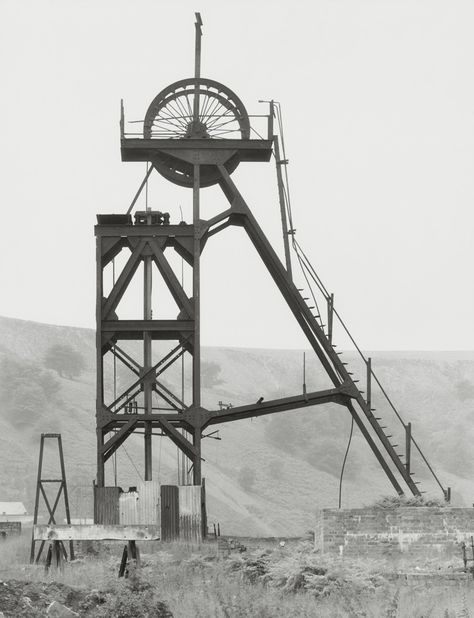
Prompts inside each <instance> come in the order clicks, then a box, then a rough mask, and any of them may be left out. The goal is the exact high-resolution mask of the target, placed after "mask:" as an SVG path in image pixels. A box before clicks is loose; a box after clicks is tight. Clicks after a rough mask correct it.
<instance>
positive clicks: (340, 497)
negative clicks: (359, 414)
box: [339, 417, 354, 508]
mask: <svg viewBox="0 0 474 618" xmlns="http://www.w3.org/2000/svg"><path fill="white" fill-rule="evenodd" d="M351 418H352V420H351V432H350V434H349V440H348V442H347V448H346V452H345V455H344V459H343V461H342V468H341V476H340V477H339V508H341V500H342V477H343V476H344V468H345V467H346V461H347V455H348V454H349V449H350V447H351V442H352V434H353V432H354V417H351Z"/></svg>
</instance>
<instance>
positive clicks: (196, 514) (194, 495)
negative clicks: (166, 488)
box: [178, 485, 202, 543]
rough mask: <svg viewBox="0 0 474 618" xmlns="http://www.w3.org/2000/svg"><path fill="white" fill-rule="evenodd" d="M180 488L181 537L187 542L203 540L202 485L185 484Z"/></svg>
mask: <svg viewBox="0 0 474 618" xmlns="http://www.w3.org/2000/svg"><path fill="white" fill-rule="evenodd" d="M178 490H179V538H180V540H182V541H186V542H187V543H200V542H201V541H202V505H201V491H202V488H201V486H200V485H184V486H180V487H179V488H178Z"/></svg>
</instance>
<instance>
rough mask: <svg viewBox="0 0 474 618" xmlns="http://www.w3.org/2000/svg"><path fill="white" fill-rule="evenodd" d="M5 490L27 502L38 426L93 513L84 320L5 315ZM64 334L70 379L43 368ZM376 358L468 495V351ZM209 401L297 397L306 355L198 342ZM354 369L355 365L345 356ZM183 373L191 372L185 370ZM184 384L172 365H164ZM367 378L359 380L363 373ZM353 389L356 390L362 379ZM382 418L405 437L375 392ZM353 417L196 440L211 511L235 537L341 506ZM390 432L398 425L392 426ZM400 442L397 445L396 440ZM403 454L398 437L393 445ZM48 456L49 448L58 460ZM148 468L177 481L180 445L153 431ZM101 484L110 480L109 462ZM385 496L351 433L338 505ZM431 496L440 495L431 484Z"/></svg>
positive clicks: (309, 415) (318, 383)
mask: <svg viewBox="0 0 474 618" xmlns="http://www.w3.org/2000/svg"><path fill="white" fill-rule="evenodd" d="M0 341H1V344H0V363H1V364H0V404H1V406H2V414H1V416H0V448H1V453H2V466H1V469H0V480H1V484H2V492H1V495H0V501H1V500H22V501H23V502H24V503H25V505H27V508H29V509H30V510H31V508H32V505H33V502H34V486H35V481H36V471H37V458H38V447H39V436H40V434H41V433H42V432H60V433H61V434H62V436H63V443H64V448H65V458H66V469H67V475H68V483H69V488H70V489H69V491H70V501H71V507H72V511H73V513H72V515H73V516H74V517H79V516H83V517H84V516H88V515H89V516H90V514H91V484H92V480H93V478H94V476H95V418H94V414H95V410H94V407H95V369H94V364H95V360H94V359H95V350H94V333H93V331H91V330H87V329H79V328H69V327H60V326H50V325H45V324H39V323H34V322H25V321H21V320H15V319H11V318H0ZM64 343H67V344H68V345H70V346H71V347H72V348H73V349H74V350H75V351H76V352H77V353H78V354H79V355H80V356H81V357H82V358H83V359H84V361H85V369H84V370H83V371H82V373H81V374H80V375H79V376H77V377H74V378H72V379H71V378H68V377H65V376H64V375H63V376H61V375H59V373H60V372H59V371H57V370H56V371H55V370H54V369H50V368H48V367H47V366H46V363H45V356H46V354H47V351H48V349H49V348H51V346H53V345H55V344H64ZM371 355H372V358H373V365H374V368H375V370H376V372H377V374H378V375H379V376H380V378H381V379H382V381H383V383H384V384H385V385H386V387H387V389H388V391H389V393H390V394H391V396H393V399H394V400H395V401H396V402H397V403H398V405H399V408H400V411H401V413H402V414H403V416H404V418H405V420H411V421H412V423H413V428H414V433H415V436H416V438H417V440H418V441H419V443H420V444H421V445H422V446H423V448H424V450H425V453H426V455H427V456H428V458H429V459H430V461H431V463H432V464H433V465H434V467H435V469H436V471H437V472H438V473H439V475H440V477H441V479H442V481H443V482H444V483H445V484H446V485H451V486H452V487H453V495H454V500H455V503H457V504H460V505H461V504H471V503H472V502H473V498H474V483H472V482H471V480H470V479H471V478H472V472H473V463H472V457H471V437H472V434H473V431H472V429H471V428H472V422H471V419H472V416H474V410H473V408H474V354H468V353H459V354H457V353H454V352H453V353H442V352H440V353H423V352H420V353H416V352H410V353H394V352H391V353H390V352H388V353H382V352H376V353H372V354H371ZM203 358H204V381H203V382H204V387H205V388H204V393H203V402H204V405H205V406H208V407H210V408H217V407H218V402H219V401H223V402H225V403H232V404H233V405H237V404H240V403H244V402H251V401H256V400H257V399H258V398H259V397H260V396H264V397H266V398H271V397H277V396H284V395H287V394H297V393H299V392H301V388H302V352H299V351H289V350H255V349H254V350H243V349H228V348H212V349H205V350H204V351H203ZM346 360H347V361H348V362H349V364H350V365H351V369H352V370H353V371H354V373H355V374H358V375H360V377H361V378H363V372H362V367H361V366H360V365H359V364H357V362H356V359H355V358H354V357H352V356H351V355H349V354H347V355H346ZM188 373H189V372H188ZM307 374H308V377H307V383H308V388H309V389H312V388H320V387H324V386H326V384H327V381H326V380H325V379H324V376H323V375H322V374H321V373H320V372H318V370H317V365H316V362H315V361H313V360H311V359H309V360H308V365H307ZM165 378H166V381H167V382H168V384H169V385H171V386H174V387H175V388H176V389H177V392H179V380H180V374H179V367H174V368H172V369H171V370H169V371H168V372H167V373H166V374H165ZM362 382H363V379H361V383H362ZM361 388H364V387H363V386H361ZM374 397H375V403H376V407H377V409H378V415H379V416H381V417H383V419H384V421H386V422H384V424H385V425H388V426H389V427H390V428H391V429H392V428H393V431H391V433H393V435H394V439H395V438H397V440H396V442H398V443H399V444H400V445H401V447H402V445H403V444H404V442H403V441H400V440H403V436H402V434H401V432H400V430H399V429H397V425H396V424H395V422H394V417H393V414H392V413H391V412H390V410H389V408H388V407H387V406H386V405H384V404H383V403H382V401H381V399H380V397H379V396H378V395H377V393H375V394H374ZM349 430H350V418H349V416H348V413H347V411H346V410H345V409H344V408H342V407H340V406H320V407H315V408H313V409H306V410H299V411H293V412H285V413H282V414H279V415H274V416H269V417H264V418H260V419H254V420H247V421H239V422H236V423H230V424H227V425H222V426H221V427H220V429H219V437H220V438H221V440H220V441H216V440H212V439H207V440H205V441H204V444H203V456H204V458H205V463H204V465H203V470H204V475H205V477H206V481H207V493H208V511H209V522H210V523H211V524H212V522H214V521H215V522H217V521H218V522H220V524H221V528H222V529H223V531H224V532H226V533H229V534H253V535H295V534H301V533H303V532H305V530H307V529H310V528H312V526H313V516H314V512H315V510H316V509H317V508H321V507H334V506H337V498H338V482H339V472H340V467H341V463H342V458H343V455H344V451H345V448H346V445H347V438H348V435H349ZM397 431H398V434H397ZM142 440H143V437H142V436H139V435H137V436H133V437H132V438H130V439H129V440H128V441H127V442H126V449H123V448H121V449H120V451H119V453H118V457H117V475H118V482H119V484H120V485H121V486H123V487H125V488H127V487H128V486H130V485H134V484H135V483H136V481H137V479H138V478H139V475H141V474H143V462H142V459H143V455H142ZM401 447H400V448H401ZM402 451H403V448H401V450H400V452H402ZM53 459H54V458H52V457H51V459H49V458H47V461H46V466H50V467H51V473H53V470H52V466H53V463H52V461H53ZM414 470H415V472H416V474H417V478H418V479H419V480H421V482H422V485H423V488H426V489H427V490H428V491H429V492H432V491H433V490H435V485H434V484H433V482H432V480H431V479H429V478H428V476H427V474H426V472H425V470H424V469H423V468H422V467H421V465H420V463H419V462H417V461H415V464H414ZM154 476H155V478H159V479H160V481H162V482H163V483H175V482H176V480H177V452H176V447H174V446H173V445H172V444H171V443H170V442H169V441H168V440H166V439H163V440H162V439H160V438H156V439H155V441H154ZM107 482H108V483H109V484H112V483H113V474H112V470H111V469H109V470H108V479H107ZM387 493H392V490H391V487H390V485H389V483H388V481H387V480H386V477H385V475H384V474H383V472H382V471H381V470H380V468H379V466H378V465H377V463H376V461H375V459H374V457H373V455H372V454H371V452H370V451H369V450H368V448H367V446H366V444H365V442H364V440H363V439H362V438H361V436H360V435H359V434H358V432H357V431H356V432H355V433H354V439H353V442H352V446H351V450H350V454H349V458H348V463H347V468H346V476H345V482H344V491H343V504H344V506H357V505H362V504H366V503H369V502H371V501H373V500H374V499H375V498H377V497H378V496H380V495H381V494H387ZM438 495H439V492H438Z"/></svg>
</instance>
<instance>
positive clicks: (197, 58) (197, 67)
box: [193, 13, 202, 122]
mask: <svg viewBox="0 0 474 618" xmlns="http://www.w3.org/2000/svg"><path fill="white" fill-rule="evenodd" d="M201 26H202V19H201V13H196V23H195V27H196V43H195V52H194V79H195V80H196V84H195V92H194V107H193V117H194V118H193V120H194V122H197V121H198V120H199V78H200V77H201V37H202V28H201Z"/></svg>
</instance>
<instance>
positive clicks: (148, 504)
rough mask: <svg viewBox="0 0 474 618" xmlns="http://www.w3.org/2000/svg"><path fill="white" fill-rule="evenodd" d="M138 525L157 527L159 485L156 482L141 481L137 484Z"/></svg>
mask: <svg viewBox="0 0 474 618" xmlns="http://www.w3.org/2000/svg"><path fill="white" fill-rule="evenodd" d="M137 490H138V496H139V500H138V521H137V523H138V524H155V525H159V524H160V521H161V512H160V483H159V482H158V481H142V482H141V483H139V484H138V487H137Z"/></svg>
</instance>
